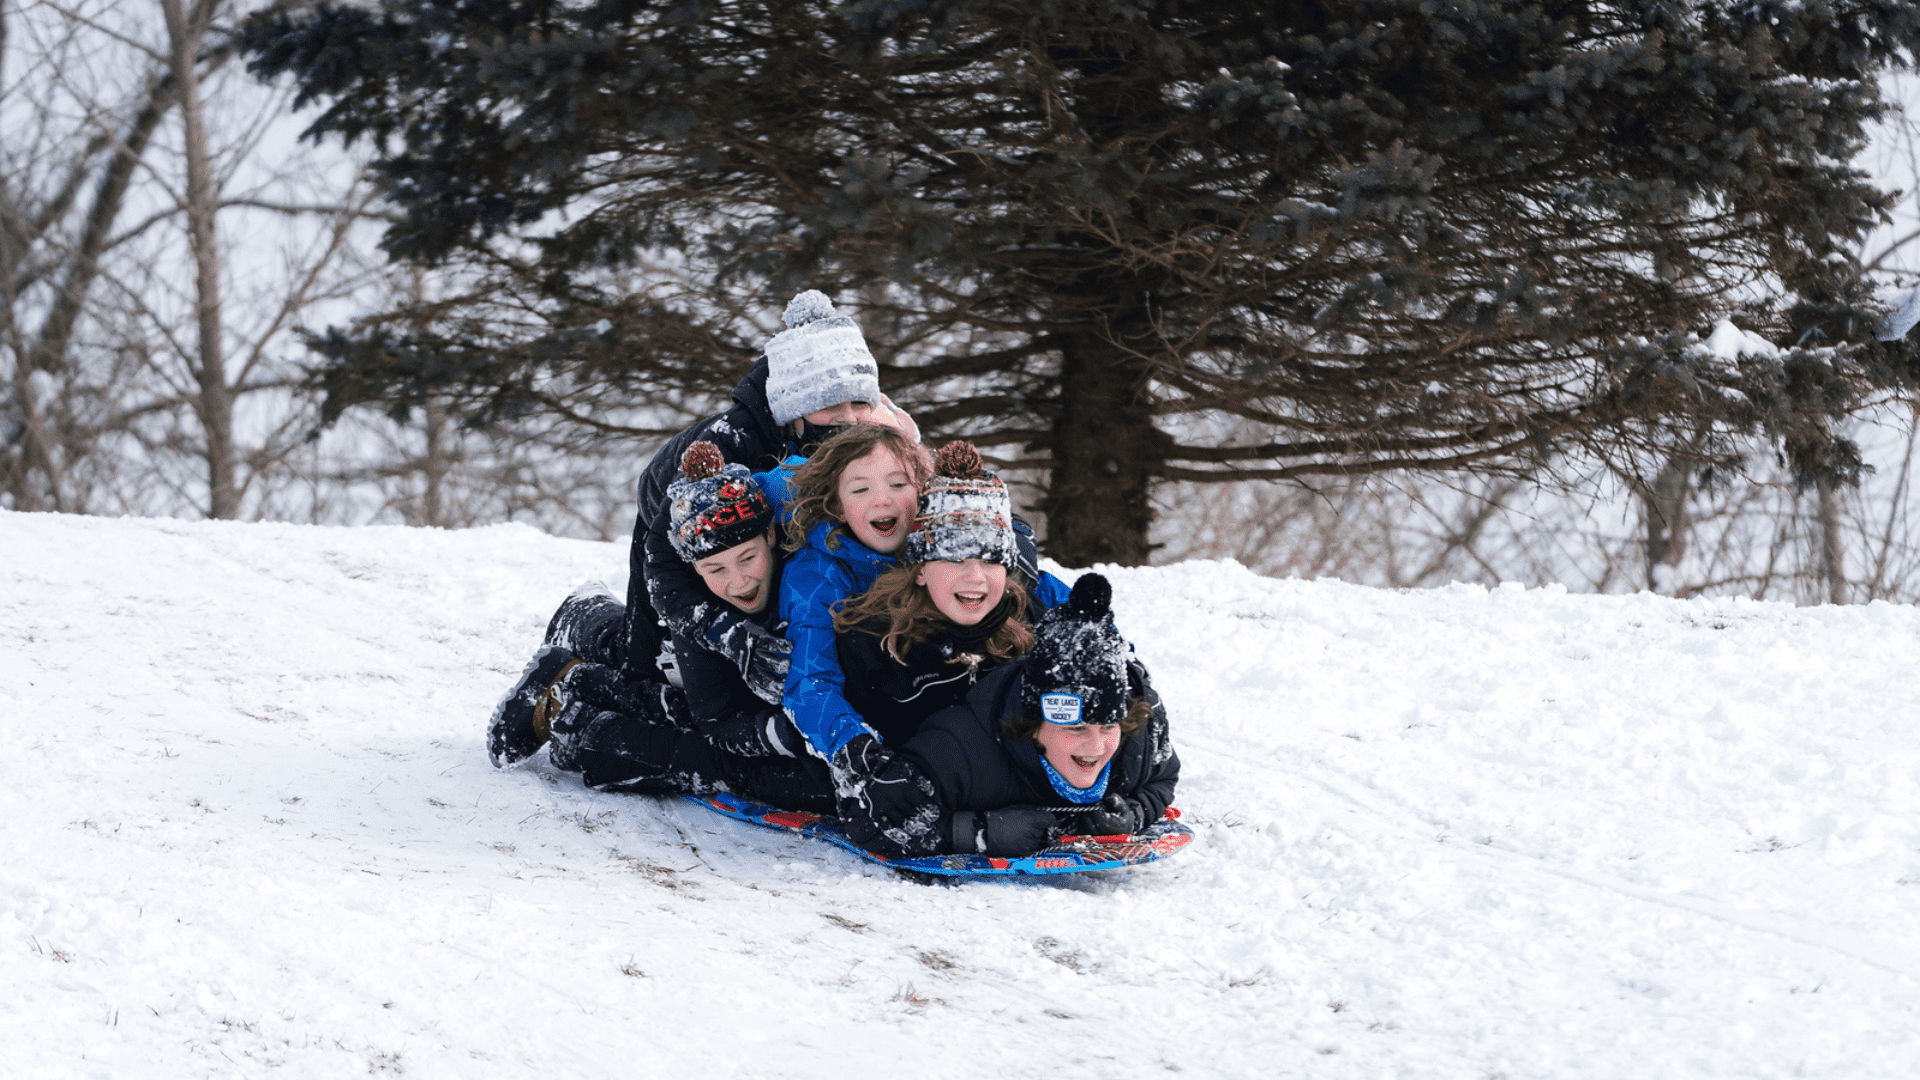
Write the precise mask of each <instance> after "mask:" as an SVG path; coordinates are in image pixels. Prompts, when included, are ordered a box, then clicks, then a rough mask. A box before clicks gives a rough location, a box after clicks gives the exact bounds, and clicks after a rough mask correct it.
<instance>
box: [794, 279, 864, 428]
mask: <svg viewBox="0 0 1920 1080" xmlns="http://www.w3.org/2000/svg"><path fill="white" fill-rule="evenodd" d="M782 321H784V322H785V323H786V324H787V328H786V329H785V330H783V331H781V332H780V333H778V334H775V335H774V336H773V340H772V341H769V342H767V368H768V372H769V373H768V375H767V405H768V407H770V408H771V409H772V410H773V419H774V421H775V422H776V423H780V424H789V423H792V422H793V421H795V420H798V419H800V418H801V417H803V416H805V415H807V414H808V413H810V412H815V411H817V410H819V409H824V408H826V407H828V406H829V405H838V404H840V403H841V402H843V401H864V402H866V403H867V404H869V405H878V404H880V365H879V364H878V363H877V362H875V360H874V359H873V353H872V352H870V351H869V350H868V349H867V339H866V338H864V337H862V336H861V334H860V325H859V324H858V323H856V322H854V321H853V319H852V318H850V317H848V316H846V315H836V314H834V313H833V301H831V300H829V299H827V295H826V294H825V293H823V292H821V291H819V290H818V289H808V290H807V291H806V292H803V293H801V294H800V295H799V296H796V297H794V298H793V300H792V302H791V303H789V304H788V305H787V311H786V314H785V315H784V316H782Z"/></svg>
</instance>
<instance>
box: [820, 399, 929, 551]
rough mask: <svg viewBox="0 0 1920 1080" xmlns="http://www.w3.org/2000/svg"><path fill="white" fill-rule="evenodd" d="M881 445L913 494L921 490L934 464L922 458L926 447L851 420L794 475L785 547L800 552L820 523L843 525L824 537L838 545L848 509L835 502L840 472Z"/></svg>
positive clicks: (831, 544)
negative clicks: (899, 466) (898, 465)
mask: <svg viewBox="0 0 1920 1080" xmlns="http://www.w3.org/2000/svg"><path fill="white" fill-rule="evenodd" d="M883 446H884V447H886V448H887V449H888V450H891V451H893V456H894V457H897V458H899V459H900V463H901V464H902V465H903V466H905V467H906V470H907V479H908V480H910V481H911V482H912V483H913V491H914V495H915V497H918V496H919V494H920V492H922V491H924V490H926V486H927V479H928V477H931V476H932V475H933V462H932V461H931V460H930V459H929V458H928V457H927V450H926V447H923V446H921V445H920V444H919V443H916V442H914V441H913V440H912V439H909V438H907V437H906V435H904V434H902V433H901V432H900V429H898V428H891V427H886V426H884V425H882V424H855V425H853V426H852V427H850V428H847V429H846V430H845V431H842V432H840V433H839V434H837V435H835V436H833V437H832V438H830V439H828V440H827V441H826V442H823V443H821V444H820V448H819V449H818V450H815V451H814V452H813V456H812V457H810V458H808V459H807V463H806V464H804V465H802V466H800V468H799V470H798V471H796V472H795V473H794V474H793V483H792V488H791V490H792V493H793V501H792V504H791V505H792V510H793V517H792V518H791V519H790V520H789V521H788V522H787V542H786V545H785V547H786V550H788V551H799V550H800V549H801V548H802V547H805V546H806V543H807V533H809V532H811V531H812V530H813V527H814V526H815V525H818V524H820V523H821V522H823V521H835V522H841V523H842V524H841V525H840V526H839V527H838V528H835V529H834V530H833V531H832V532H831V533H829V534H828V535H827V550H829V551H832V550H834V549H835V548H837V547H838V546H839V544H840V537H841V536H843V535H848V534H847V529H846V525H845V524H844V522H845V521H846V519H847V511H846V508H845V507H843V506H841V505H840V474H841V473H843V472H846V471H847V466H849V465H851V464H853V463H854V462H856V461H858V460H860V459H861V458H863V457H866V456H867V455H868V454H871V453H873V452H874V450H876V449H878V448H880V447H883Z"/></svg>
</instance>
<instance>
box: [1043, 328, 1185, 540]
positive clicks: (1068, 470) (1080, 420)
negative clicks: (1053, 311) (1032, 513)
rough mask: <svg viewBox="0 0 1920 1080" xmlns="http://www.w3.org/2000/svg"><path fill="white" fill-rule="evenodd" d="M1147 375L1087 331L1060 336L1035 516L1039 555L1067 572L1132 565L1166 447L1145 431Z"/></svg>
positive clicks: (1140, 364)
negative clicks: (1049, 471) (1047, 465)
mask: <svg viewBox="0 0 1920 1080" xmlns="http://www.w3.org/2000/svg"><path fill="white" fill-rule="evenodd" d="M1146 382H1147V372H1146V365H1145V363H1144V361H1143V360H1142V359H1141V358H1140V357H1139V356H1137V355H1134V354H1132V353H1130V352H1128V351H1127V350H1126V349H1124V348H1122V347H1120V346H1119V345H1117V344H1115V343H1114V342H1113V341H1112V340H1109V339H1108V338H1107V337H1106V336H1105V335H1103V334H1100V333H1098V332H1097V331H1093V330H1080V331H1076V332H1073V333H1071V334H1070V335H1068V336H1067V338H1066V341H1065V344H1064V345H1063V347H1062V349H1061V357H1060V397H1059V414H1058V416H1057V417H1056V418H1055V420H1054V422H1053V446H1052V450H1053V475H1052V477H1051V481H1050V483H1049V485H1048V488H1047V495H1046V498H1045V499H1043V500H1042V501H1041V509H1042V510H1043V511H1044V512H1045V513H1046V515H1047V538H1046V552H1047V554H1048V555H1050V556H1052V557H1053V558H1054V559H1057V560H1059V561H1060V562H1061V563H1063V564H1064V565H1067V566H1091V565H1092V564H1094V563H1102V562H1105V563H1118V564H1120V565H1122V566H1139V565H1142V564H1144V563H1145V562H1146V561H1147V557H1148V556H1149V555H1151V554H1152V546H1151V545H1150V544H1149V543H1148V541H1147V529H1148V527H1149V526H1150V525H1151V524H1152V523H1153V508H1152V506H1151V505H1150V503H1149V501H1148V500H1149V496H1150V494H1151V491H1152V485H1153V482H1154V480H1155V479H1156V478H1157V477H1158V475H1159V473H1160V471H1161V468H1162V467H1163V466H1164V465H1165V463H1166V447H1167V445H1168V443H1169V440H1168V438H1167V436H1166V435H1164V434H1163V433H1161V431H1160V430H1159V429H1158V428H1156V427H1155V426H1154V424H1153V408H1152V405H1151V403H1150V402H1149V401H1148V400H1147V396H1146V393H1145V391H1146Z"/></svg>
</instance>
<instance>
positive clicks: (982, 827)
mask: <svg viewBox="0 0 1920 1080" xmlns="http://www.w3.org/2000/svg"><path fill="white" fill-rule="evenodd" d="M951 832H952V837H951V839H952V842H953V850H955V851H958V852H961V853H963V854H965V853H972V854H977V855H1000V856H1015V855H1031V854H1033V853H1034V852H1036V851H1039V850H1040V849H1041V848H1043V847H1046V846H1047V845H1048V844H1051V843H1052V842H1053V838H1054V837H1055V836H1057V835H1059V833H1060V822H1059V819H1058V818H1055V817H1054V816H1053V813H1052V811H1049V810H1042V809H1040V808H1039V807H1037V806H1003V807H1001V808H1000V809H998V810H959V811H956V812H955V813H954V815H953V825H952V828H951Z"/></svg>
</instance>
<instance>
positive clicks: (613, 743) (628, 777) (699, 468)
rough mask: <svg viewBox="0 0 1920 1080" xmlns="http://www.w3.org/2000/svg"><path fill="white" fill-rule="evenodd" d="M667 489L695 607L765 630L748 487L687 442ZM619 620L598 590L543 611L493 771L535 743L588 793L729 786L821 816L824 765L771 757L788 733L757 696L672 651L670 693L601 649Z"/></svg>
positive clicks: (757, 511) (755, 489) (718, 661)
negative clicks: (700, 591)
mask: <svg viewBox="0 0 1920 1080" xmlns="http://www.w3.org/2000/svg"><path fill="white" fill-rule="evenodd" d="M667 492H668V504H669V505H668V513H669V515H670V518H671V520H670V527H669V531H668V534H669V536H670V539H671V541H672V544H673V548H674V551H675V552H676V553H677V555H678V557H679V558H681V559H683V560H684V561H685V562H686V564H687V565H688V566H689V567H690V568H691V569H692V570H693V571H694V572H695V573H696V574H697V575H698V576H699V580H700V581H701V583H702V586H703V588H705V589H706V590H707V591H708V593H709V594H710V595H709V597H708V599H707V601H706V602H707V603H711V604H720V605H725V606H726V607H727V608H728V609H729V610H730V611H732V612H733V613H734V617H735V618H736V619H738V620H739V622H740V623H741V625H748V626H752V627H754V628H756V629H757V630H758V631H760V632H764V633H768V634H778V633H779V632H780V630H781V629H782V622H781V620H780V618H779V616H778V613H777V605H776V604H775V603H774V602H773V597H774V596H775V595H776V594H777V593H778V591H779V579H780V560H779V552H778V549H777V547H776V546H775V545H774V544H773V542H772V536H773V532H772V530H773V526H774V522H775V512H774V508H773V504H772V503H771V502H770V501H769V500H768V499H767V497H766V493H765V492H764V491H763V490H762V489H761V487H760V485H759V483H758V481H756V480H755V479H754V478H753V476H752V475H750V474H749V473H748V472H747V470H746V469H745V468H744V467H742V466H739V465H728V464H726V463H725V461H724V460H723V459H722V457H721V454H720V451H719V448H718V447H716V446H714V445H713V444H712V443H708V442H704V441H701V442H695V443H693V444H692V445H691V446H689V447H688V448H687V450H686V452H685V453H684V454H683V455H682V458H681V463H680V470H679V474H678V476H677V477H676V479H675V480H674V481H673V483H672V484H671V485H669V487H668V489H667ZM624 615H625V612H624V611H623V609H622V606H621V605H620V604H619V602H617V601H615V600H614V599H613V598H612V597H611V596H608V595H606V594H604V593H592V592H589V593H584V594H579V595H576V596H573V597H569V598H568V600H567V602H566V603H565V604H562V605H561V607H560V610H559V611H557V612H555V613H554V617H553V620H552V622H551V623H550V624H549V625H548V629H547V638H546V642H545V643H544V644H543V646H542V647H541V649H540V651H539V652H538V653H536V654H535V655H534V658H533V662H532V663H530V664H528V665H527V669H526V671H525V672H524V673H522V675H521V677H520V680H519V682H517V683H516V684H515V685H514V687H513V689H511V690H509V691H508V693H507V695H506V697H505V698H503V699H502V700H501V702H500V705H499V707H498V708H496V709H495V710H494V714H493V719H492V722H491V723H490V724H489V725H488V731H487V746H488V751H489V752H490V753H491V754H492V756H493V761H494V764H495V765H499V766H502V767H505V766H508V765H512V764H515V763H518V762H520V761H523V760H525V759H526V758H527V757H529V756H531V755H532V754H533V753H534V752H535V751H537V750H539V749H540V747H541V746H542V745H549V746H550V750H549V758H550V760H551V761H552V763H553V764H554V765H555V766H556V767H559V768H562V769H567V770H570V771H575V772H579V773H581V775H582V779H583V780H584V781H585V782H586V784H587V786H589V787H594V788H600V789H604V790H623V791H637V792H646V793H653V794H666V793H669V792H675V791H685V792H689V793H694V794H699V793H704V792H708V791H713V790H730V791H734V792H737V793H740V794H744V795H750V796H752V797H753V798H757V799H761V800H764V801H767V802H773V803H776V804H778V805H781V806H785V807H788V808H791V809H799V810H818V811H822V812H827V811H831V810H832V808H833V798H832V783H831V779H830V777H829V775H828V772H827V766H826V763H825V762H823V761H820V760H818V759H814V758H811V757H806V756H800V757H795V756H794V755H792V754H790V753H788V754H786V755H785V756H779V755H778V754H777V752H776V750H775V748H776V747H778V746H779V745H780V744H781V743H783V742H784V743H792V744H796V745H797V744H798V743H799V742H800V739H799V735H798V733H797V732H793V731H792V728H791V725H790V724H789V723H788V721H787V719H786V715H785V714H784V713H783V712H781V711H780V709H778V708H777V707H775V706H770V705H766V704H764V703H762V702H760V701H759V699H758V697H757V696H756V694H755V693H754V692H753V690H752V688H751V687H750V685H749V683H748V678H747V674H746V673H745V672H742V671H741V670H740V669H739V668H736V667H735V666H733V664H732V663H731V662H730V661H729V660H728V658H727V657H726V656H725V655H724V654H722V653H717V652H711V651H706V650H697V649H688V650H686V651H685V655H683V657H682V658H681V661H680V663H681V681H682V684H683V686H684V690H683V689H681V688H677V687H672V686H668V685H667V684H666V683H665V681H664V680H663V679H651V680H636V679H634V678H633V677H632V674H631V671H630V670H624V671H623V670H622V669H621V667H620V659H621V657H620V650H619V649H618V648H617V647H616V646H613V645H610V644H609V643H610V642H611V641H613V640H614V639H616V638H617V636H618V634H617V631H618V629H619V628H620V626H621V623H622V620H623V618H624ZM783 732H784V734H783ZM668 777H671V778H673V779H671V780H668V779H666V778H668Z"/></svg>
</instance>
